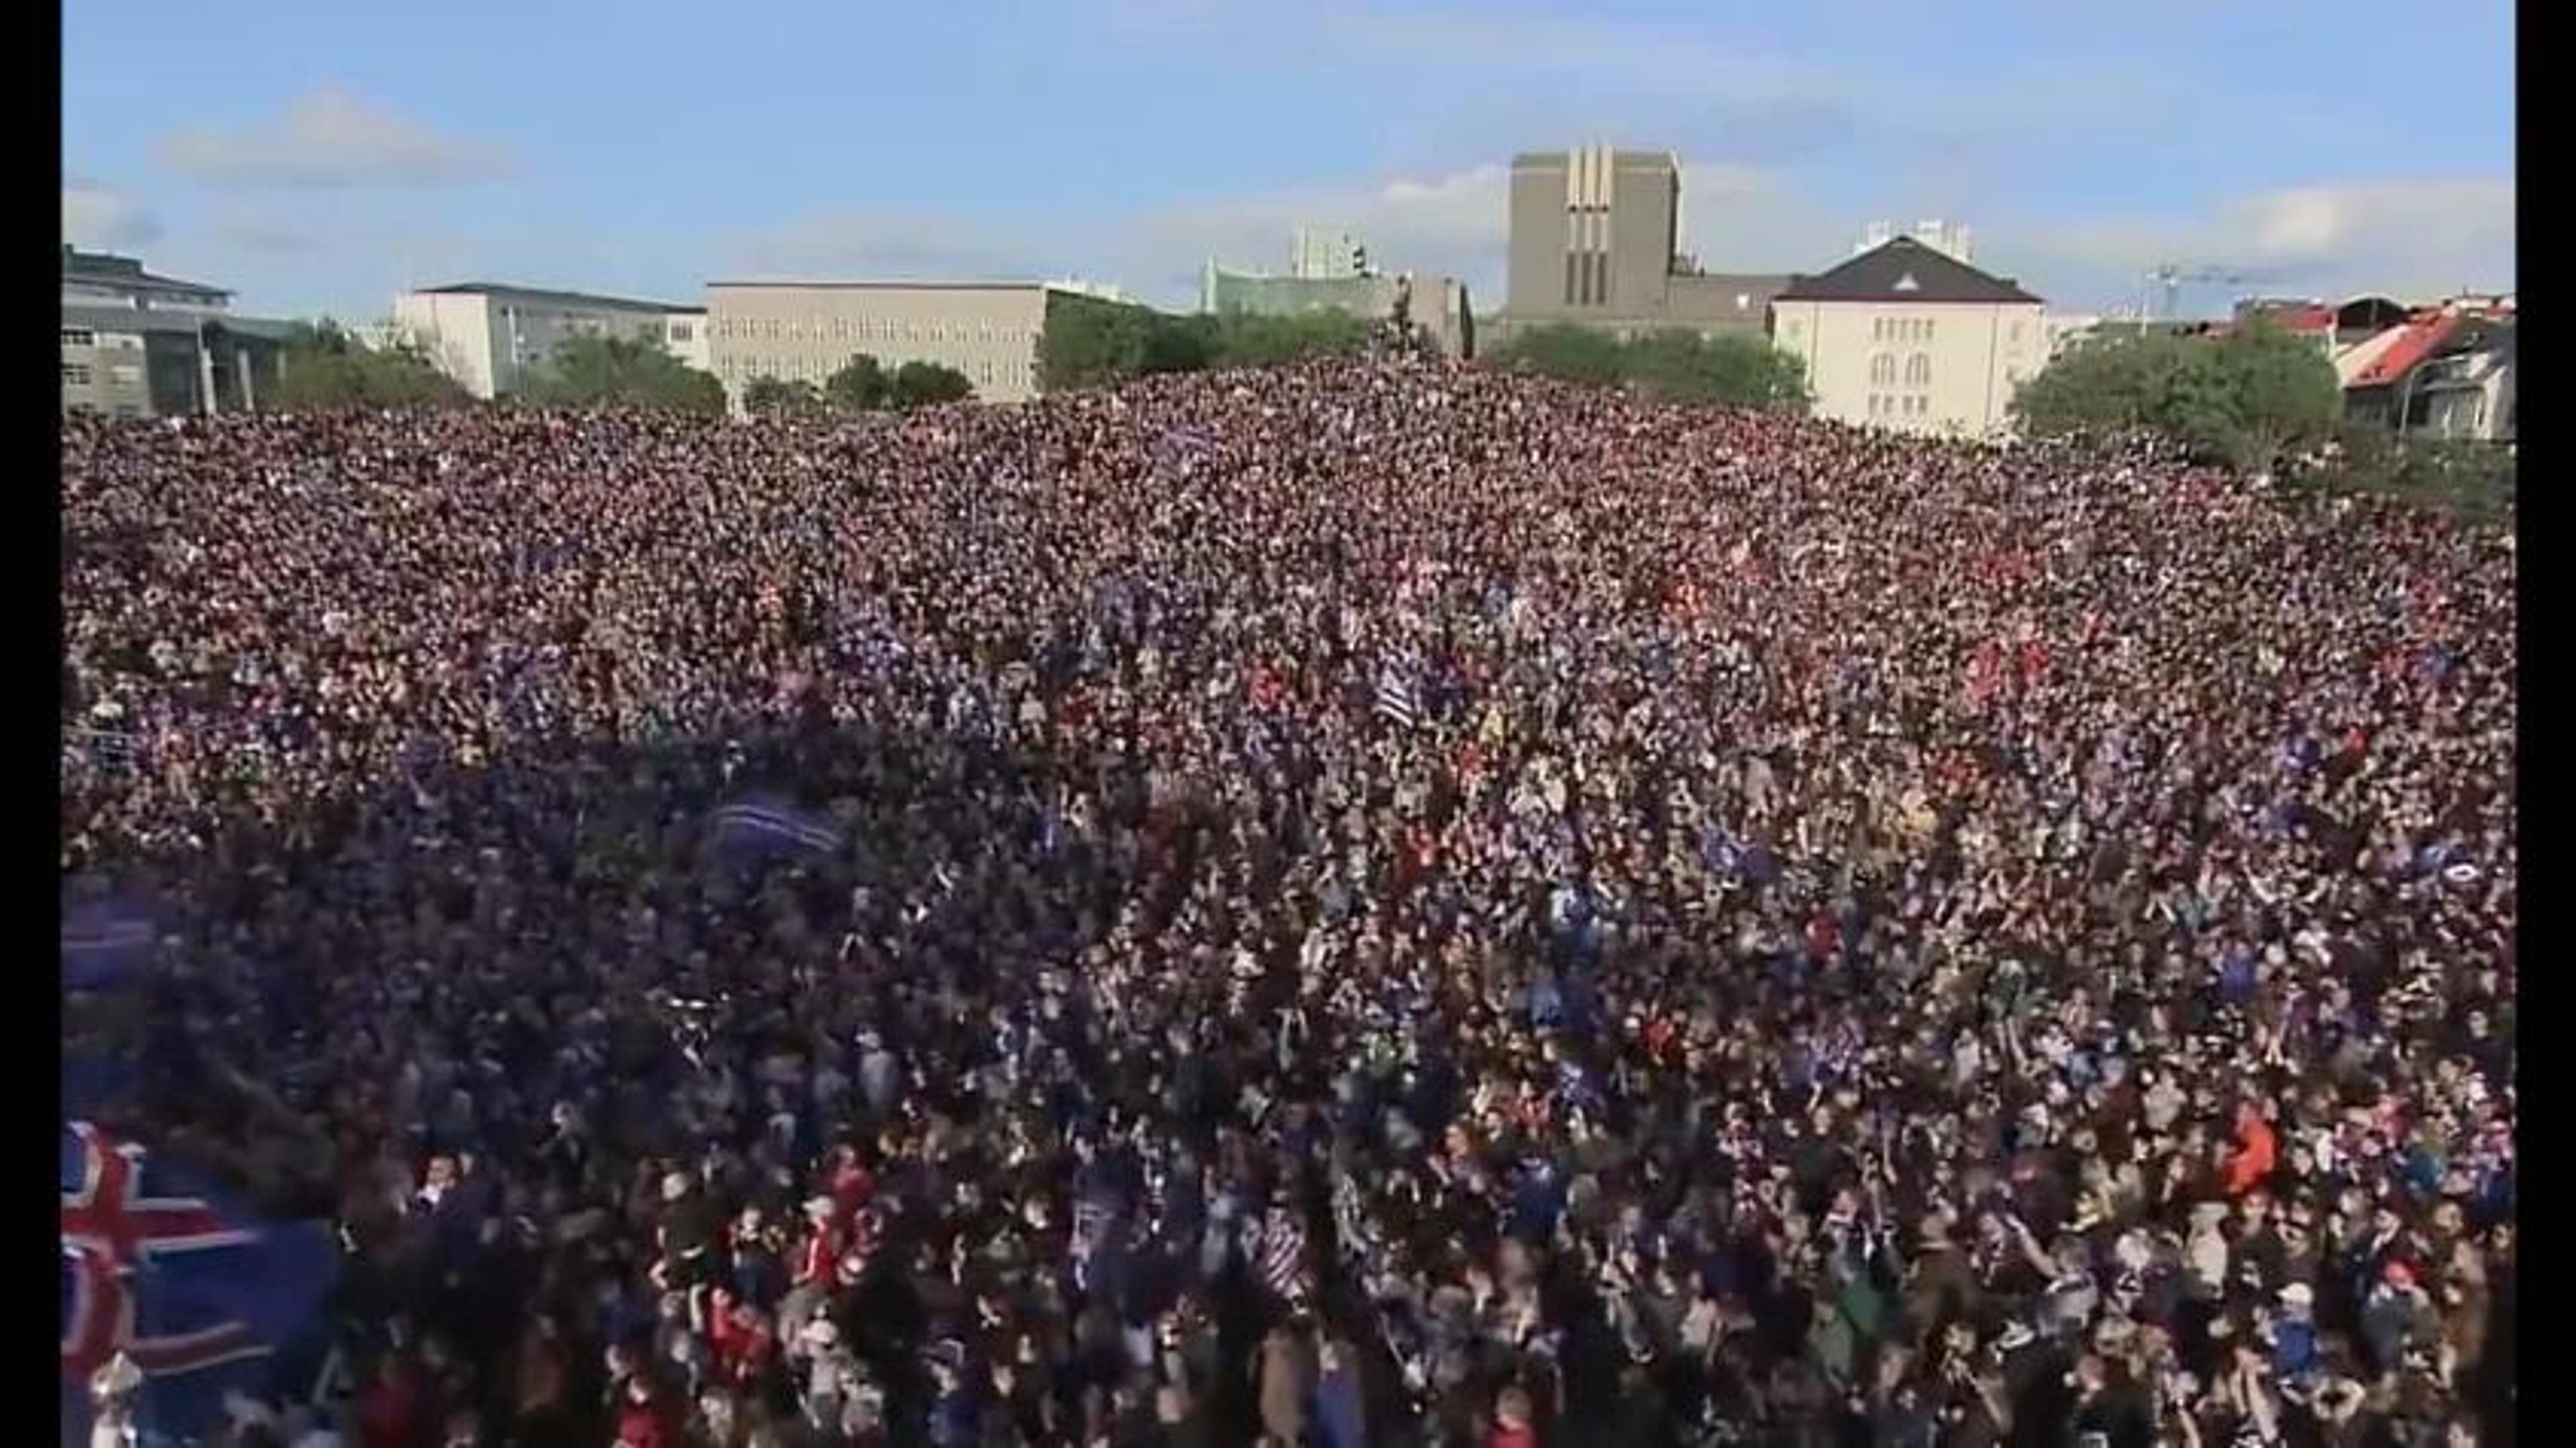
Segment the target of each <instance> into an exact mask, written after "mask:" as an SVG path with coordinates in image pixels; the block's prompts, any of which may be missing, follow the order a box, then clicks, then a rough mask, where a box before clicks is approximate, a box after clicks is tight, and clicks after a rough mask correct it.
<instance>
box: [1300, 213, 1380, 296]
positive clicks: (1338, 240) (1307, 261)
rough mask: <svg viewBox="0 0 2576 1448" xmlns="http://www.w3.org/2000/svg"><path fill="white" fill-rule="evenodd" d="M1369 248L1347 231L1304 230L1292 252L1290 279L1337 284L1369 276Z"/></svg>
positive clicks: (1303, 227) (1327, 228) (1314, 228)
mask: <svg viewBox="0 0 2576 1448" xmlns="http://www.w3.org/2000/svg"><path fill="white" fill-rule="evenodd" d="M1370 270H1371V268H1370V266H1369V254H1368V247H1367V246H1366V245H1365V244H1364V243H1362V242H1361V240H1360V239H1359V238H1358V237H1356V236H1353V235H1352V234H1351V233H1349V232H1347V231H1342V230H1339V229H1338V228H1333V227H1323V226H1301V227H1298V228H1297V233H1296V235H1295V237H1294V238H1292V239H1291V241H1290V244H1289V248H1288V275H1289V276H1291V277H1294V278H1295V279H1297V280H1298V281H1306V282H1337V281H1349V280H1351V279H1352V278H1354V277H1363V276H1367V275H1368V274H1369V272H1370Z"/></svg>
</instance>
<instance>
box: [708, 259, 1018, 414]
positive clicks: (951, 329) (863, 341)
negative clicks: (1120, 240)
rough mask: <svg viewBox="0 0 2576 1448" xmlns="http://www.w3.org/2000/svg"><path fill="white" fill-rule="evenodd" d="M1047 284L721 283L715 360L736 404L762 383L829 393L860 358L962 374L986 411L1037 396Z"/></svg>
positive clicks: (712, 340) (711, 353)
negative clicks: (836, 376)
mask: <svg viewBox="0 0 2576 1448" xmlns="http://www.w3.org/2000/svg"><path fill="white" fill-rule="evenodd" d="M1059 290H1062V289H1061V288H1058V287H1056V286H1054V285H1052V284H1050V283H1046V282H711V283H709V284H708V285H707V353H708V357H709V360H710V362H711V364H712V366H711V369H710V370H712V371H713V372H714V373H715V375H716V380H717V381H719V382H722V383H723V384H724V388H725V395H726V397H728V398H730V399H731V400H732V401H733V403H734V405H735V406H737V407H739V406H740V405H741V402H742V394H743V389H744V388H745V387H747V386H749V385H750V384H751V383H752V382H753V381H755V380H757V379H759V378H762V377H775V378H777V379H778V380H780V381H782V382H810V383H812V384H814V385H815V386H816V387H821V386H822V385H823V384H824V383H825V382H826V381H828V380H830V378H831V376H832V374H833V373H835V372H838V371H840V370H841V368H842V367H843V366H845V365H846V364H847V363H848V362H849V360H850V359H851V358H852V357H855V356H857V355H859V354H860V353H863V352H864V353H866V354H867V355H869V356H871V357H874V358H876V359H877V361H878V363H879V364H880V365H882V366H884V367H885V368H886V369H887V370H889V371H891V370H893V369H894V368H896V367H900V366H902V365H903V364H904V363H906V362H935V363H938V364H940V365H941V366H944V367H953V368H955V369H957V370H958V371H959V372H962V373H964V374H965V376H966V380H967V381H969V382H971V383H973V384H974V385H975V396H976V397H977V399H979V400H981V401H985V402H1020V401H1025V400H1027V399H1028V398H1030V397H1034V396H1036V395H1037V390H1038V338H1039V337H1040V336H1041V335H1042V334H1043V333H1044V331H1045V330H1046V315H1047V298H1048V297H1049V296H1051V295H1053V294H1054V293H1055V292H1057V291H1059Z"/></svg>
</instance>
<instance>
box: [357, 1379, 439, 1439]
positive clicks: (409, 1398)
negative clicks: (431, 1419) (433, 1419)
mask: <svg viewBox="0 0 2576 1448" xmlns="http://www.w3.org/2000/svg"><path fill="white" fill-rule="evenodd" d="M427 1426H428V1425H427V1421H426V1417H425V1415H424V1414H423V1413H422V1412H421V1391H420V1379H419V1378H418V1377H416V1376H414V1375H413V1374H412V1373H411V1372H409V1371H408V1370H406V1371H404V1372H401V1373H399V1374H397V1375H396V1376H395V1377H394V1378H393V1379H392V1380H391V1381H386V1380H384V1379H381V1378H380V1379H378V1380H377V1381H376V1382H375V1383H374V1384H373V1385H371V1386H369V1387H368V1389H367V1391H366V1395H365V1396H363V1397H361V1398H360V1399H359V1400H358V1442H359V1443H360V1444H361V1445H363V1448H413V1445H415V1444H417V1443H419V1442H420V1441H421V1439H422V1438H423V1437H424V1436H426V1435H425V1434H424V1432H423V1431H422V1430H423V1429H424V1428H426V1427H427Z"/></svg>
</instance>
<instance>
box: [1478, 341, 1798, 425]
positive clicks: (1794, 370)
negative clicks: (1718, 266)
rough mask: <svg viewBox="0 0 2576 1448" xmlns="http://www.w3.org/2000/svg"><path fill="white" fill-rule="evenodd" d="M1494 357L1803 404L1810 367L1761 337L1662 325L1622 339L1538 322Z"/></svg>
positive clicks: (1655, 385) (1593, 377) (1663, 386)
mask: <svg viewBox="0 0 2576 1448" xmlns="http://www.w3.org/2000/svg"><path fill="white" fill-rule="evenodd" d="M1489 360H1490V362H1491V364H1492V365H1494V366H1498V367H1503V368H1506V369H1510V370H1517V371H1528V372H1535V373H1538V374H1540V375H1541V376H1546V377H1554V378H1558V379H1560V380H1563V381H1567V382H1582V383H1589V384H1591V385H1593V386H1599V387H1620V386H1624V387H1634V388H1636V389H1637V390H1639V391H1641V392H1644V393H1647V394H1649V395H1651V396H1655V397H1660V398H1665V399H1667V400H1670V401H1675V402H1702V403H1715V404H1718V405H1721V406H1727V407H1758V408H1766V409H1774V410H1798V409H1803V408H1804V407H1805V406H1806V405H1807V377H1806V367H1805V365H1804V364H1803V363H1801V362H1800V361H1799V360H1798V358H1797V357H1796V356H1794V355H1792V354H1790V353H1788V352H1784V351H1781V350H1780V349H1779V348H1777V347H1774V346H1772V345H1771V344H1770V342H1769V341H1768V340H1766V339H1764V338H1762V337H1757V336H1753V335H1750V334H1745V333H1720V334H1718V335H1716V336H1713V337H1703V336H1700V335H1699V334H1697V333H1695V332H1687V331H1657V332H1650V333H1648V334H1647V335H1645V336H1643V337H1638V338H1634V339H1631V340H1627V341H1622V340H1620V339H1619V338H1617V337H1614V336H1612V335H1611V334H1609V333H1607V332H1603V331H1600V330H1597V329H1595V328H1590V327H1574V326H1565V325H1556V326H1545V327H1533V328H1530V329H1529V330H1527V331H1525V332H1521V333H1518V334H1516V335H1515V336H1514V337H1513V338H1512V340H1511V341H1510V342H1508V343H1506V344H1505V345H1504V346H1502V347H1501V348H1498V349H1497V350H1496V351H1495V352H1494V353H1493V355H1492V356H1491V358H1490V359H1489Z"/></svg>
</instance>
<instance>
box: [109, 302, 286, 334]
mask: <svg viewBox="0 0 2576 1448" xmlns="http://www.w3.org/2000/svg"><path fill="white" fill-rule="evenodd" d="M62 318H63V319H62V325H63V326H66V327H73V328H78V329H80V330H83V331H90V332H121V333H124V334H126V335H128V336H138V337H139V336H143V335H146V334H155V335H160V334H166V335H171V336H195V335H196V334H197V332H198V331H199V330H200V329H201V328H202V329H203V330H205V331H209V332H230V333H233V334H236V335H238V336H244V337H261V338H265V339H267V340H269V341H272V342H280V341H284V340H285V339H286V335H287V332H288V330H289V329H290V328H291V327H292V326H293V325H294V324H293V323H290V322H276V321H268V320H264V319H261V318H256V317H222V316H218V317H209V316H204V315H202V314H192V313H188V312H138V311H136V310H134V309H133V308H131V307H83V306H77V305H74V306H67V307H65V308H63V309H62Z"/></svg>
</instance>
